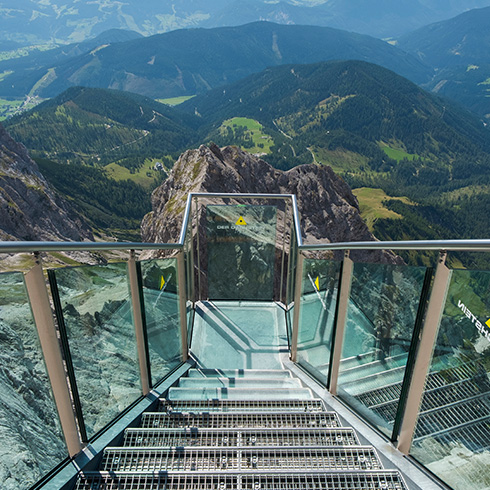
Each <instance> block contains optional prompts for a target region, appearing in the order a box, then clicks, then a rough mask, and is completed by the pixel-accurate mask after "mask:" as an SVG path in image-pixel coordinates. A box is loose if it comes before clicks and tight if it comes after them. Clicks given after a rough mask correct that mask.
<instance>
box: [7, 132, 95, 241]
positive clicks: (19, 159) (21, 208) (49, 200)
mask: <svg viewBox="0 0 490 490" xmlns="http://www.w3.org/2000/svg"><path fill="white" fill-rule="evenodd" d="M84 239H88V240H93V235H92V232H91V231H90V228H89V226H88V225H87V224H86V223H85V222H84V221H83V219H82V218H81V217H80V216H79V215H77V214H76V213H75V211H74V210H73V208H72V207H71V206H70V204H69V203H67V202H66V201H65V200H64V199H62V198H60V197H59V196H58V195H57V194H56V193H55V192H54V190H53V189H52V188H51V187H50V185H49V184H48V182H47V181H46V179H45V178H44V177H43V175H42V174H41V172H40V171H39V168H38V166H37V165H36V163H35V162H34V161H33V160H32V159H31V158H30V157H29V155H28V153H27V150H26V148H25V147H24V146H23V145H21V144H20V143H17V142H16V141H14V140H13V139H12V138H11V137H10V136H9V135H8V133H7V132H6V131H5V129H4V128H3V126H1V125H0V240H74V241H82V240H84Z"/></svg>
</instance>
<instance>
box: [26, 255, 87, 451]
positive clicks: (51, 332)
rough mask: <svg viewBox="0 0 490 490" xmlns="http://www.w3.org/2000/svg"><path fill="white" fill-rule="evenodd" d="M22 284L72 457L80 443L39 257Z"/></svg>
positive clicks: (79, 449)
mask: <svg viewBox="0 0 490 490" xmlns="http://www.w3.org/2000/svg"><path fill="white" fill-rule="evenodd" d="M25 284H26V288H27V294H28V296H29V302H30V304H31V310H32V315H33V317H34V322H35V324H36V327H37V331H38V335H39V340H40V343H41V348H42V351H43V356H44V362H45V364H46V370H47V371H48V376H49V380H50V382H51V388H52V390H53V396H54V400H55V403H56V407H57V409H58V414H59V418H60V423H61V428H62V430H63V435H64V437H65V441H66V445H67V449H68V454H69V455H70V456H75V455H76V454H78V453H79V452H80V451H81V450H82V443H81V440H80V436H79V433H78V424H77V417H76V415H75V411H74V409H73V405H72V400H71V393H70V387H69V386H68V382H67V377H66V374H65V369H64V366H63V355H62V353H61V349H60V344H59V341H58V335H57V331H56V326H55V323H54V318H53V313H52V311H51V304H50V301H49V295H48V289H47V287H46V281H45V279H44V274H43V269H42V265H41V261H40V259H39V257H36V265H35V266H34V267H33V268H32V269H31V270H30V271H29V272H28V273H27V274H26V275H25Z"/></svg>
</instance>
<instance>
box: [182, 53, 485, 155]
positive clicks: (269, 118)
mask: <svg viewBox="0 0 490 490" xmlns="http://www.w3.org/2000/svg"><path fill="white" fill-rule="evenodd" d="M180 109H181V110H185V111H187V112H189V113H194V112H196V113H198V114H199V115H200V116H201V118H202V120H203V122H205V123H207V124H210V125H213V124H214V125H215V126H217V125H220V124H221V122H222V121H223V120H226V119H229V118H231V117H233V116H237V115H240V116H245V117H249V118H252V119H256V120H258V121H259V122H260V123H262V124H264V126H266V127H267V128H269V129H270V130H274V129H276V132H277V130H280V131H281V132H282V134H283V136H285V137H286V139H287V140H288V141H287V144H286V146H287V145H290V144H291V145H293V146H296V143H295V142H298V144H297V146H298V147H297V148H295V150H296V155H297V156H301V155H302V154H303V155H309V152H308V151H307V150H306V147H308V146H323V147H328V148H331V149H334V148H335V147H337V146H342V147H344V148H345V149H349V150H352V151H357V150H360V149H362V150H363V151H360V153H363V154H366V155H367V154H369V150H368V148H372V152H373V155H374V153H375V150H374V147H375V146H376V148H378V150H379V146H378V142H380V141H384V142H386V143H389V142H391V141H392V142H397V144H398V145H401V146H402V147H403V148H404V149H405V151H406V152H407V153H410V154H417V155H418V156H419V157H420V158H424V159H429V160H433V159H446V160H448V161H449V160H451V159H454V158H455V157H456V156H457V155H459V154H461V153H464V154H467V155H472V156H474V155H477V154H478V153H482V152H484V153H486V152H489V151H490V132H489V131H488V130H487V129H486V128H485V127H484V125H483V123H482V121H480V120H479V119H478V118H477V117H475V116H473V115H472V114H470V113H469V112H467V111H465V110H462V109H460V108H458V107H456V106H454V105H453V104H451V102H449V101H447V100H444V99H440V98H438V97H435V96H432V95H430V94H429V93H427V92H425V91H424V90H422V89H420V88H419V87H417V86H416V85H415V84H414V83H412V82H410V81H408V80H406V79H404V78H402V77H400V76H399V75H397V74H395V73H393V72H391V71H389V70H386V69H384V68H381V67H379V66H376V65H373V64H371V63H364V62H360V61H334V62H325V63H316V64H311V65H286V66H280V67H274V68H269V69H267V70H265V71H263V72H262V73H260V74H257V75H252V76H250V77H247V78H246V79H244V80H241V81H239V82H236V83H235V84H232V85H229V86H227V87H226V89H225V90H221V89H216V90H213V91H210V92H208V93H206V94H204V95H202V96H199V97H195V98H192V99H190V100H189V101H187V102H185V103H183V104H182V105H181V106H180ZM339 138H340V139H339ZM301 146H302V147H303V151H302V148H301ZM378 153H379V154H383V155H385V156H386V154H385V153H384V152H382V151H381V150H380V151H379V152H378ZM309 158H310V159H311V155H310V156H309ZM374 160H376V158H374ZM374 160H373V165H375V163H374ZM288 163H289V165H292V164H294V158H293V159H292V160H289V159H288ZM381 163H382V162H379V164H381Z"/></svg>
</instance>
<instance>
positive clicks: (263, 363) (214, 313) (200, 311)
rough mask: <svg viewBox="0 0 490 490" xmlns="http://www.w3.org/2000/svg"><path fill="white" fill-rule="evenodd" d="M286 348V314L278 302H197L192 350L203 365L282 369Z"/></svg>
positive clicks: (222, 367) (226, 367)
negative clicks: (282, 357)
mask: <svg viewBox="0 0 490 490" xmlns="http://www.w3.org/2000/svg"><path fill="white" fill-rule="evenodd" d="M287 350H288V341H287V334H286V322H285V313H284V310H283V309H282V308H281V307H279V306H278V305H276V304H275V303H268V302H267V303H259V302H248V301H203V302H200V303H198V304H196V316H195V320H194V329H193V335H192V343H191V352H192V354H193V356H194V357H195V358H196V360H197V361H198V363H199V365H200V367H203V368H207V367H210V368H217V369H282V368H283V366H282V363H281V354H282V353H284V352H287Z"/></svg>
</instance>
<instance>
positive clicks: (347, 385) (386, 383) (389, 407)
mask: <svg viewBox="0 0 490 490" xmlns="http://www.w3.org/2000/svg"><path fill="white" fill-rule="evenodd" d="M425 272H426V269H425V268H424V267H408V266H402V265H389V264H354V270H353V277H352V286H351V294H350V298H349V305H348V310H347V323H346V326H345V332H344V341H343V348H342V358H341V362H340V368H339V380H338V385H339V392H338V393H339V396H341V397H342V398H344V399H345V400H346V401H347V402H348V403H349V404H350V405H351V406H352V407H353V408H355V409H356V410H357V411H358V412H359V413H360V414H361V415H363V416H364V417H365V418H366V419H368V420H369V421H370V422H371V423H372V424H373V425H375V426H376V427H377V428H378V429H379V430H381V431H382V432H384V433H385V434H386V435H388V436H391V434H392V431H393V426H394V422H395V417H396V412H397V408H398V402H399V396H400V393H401V385H402V381H403V377H404V374H405V368H406V364H407V359H408V353H409V349H410V344H411V340H412V334H413V329H414V326H415V320H416V317H417V310H418V307H419V302H420V298H421V293H422V289H423V285H424V278H425Z"/></svg>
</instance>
